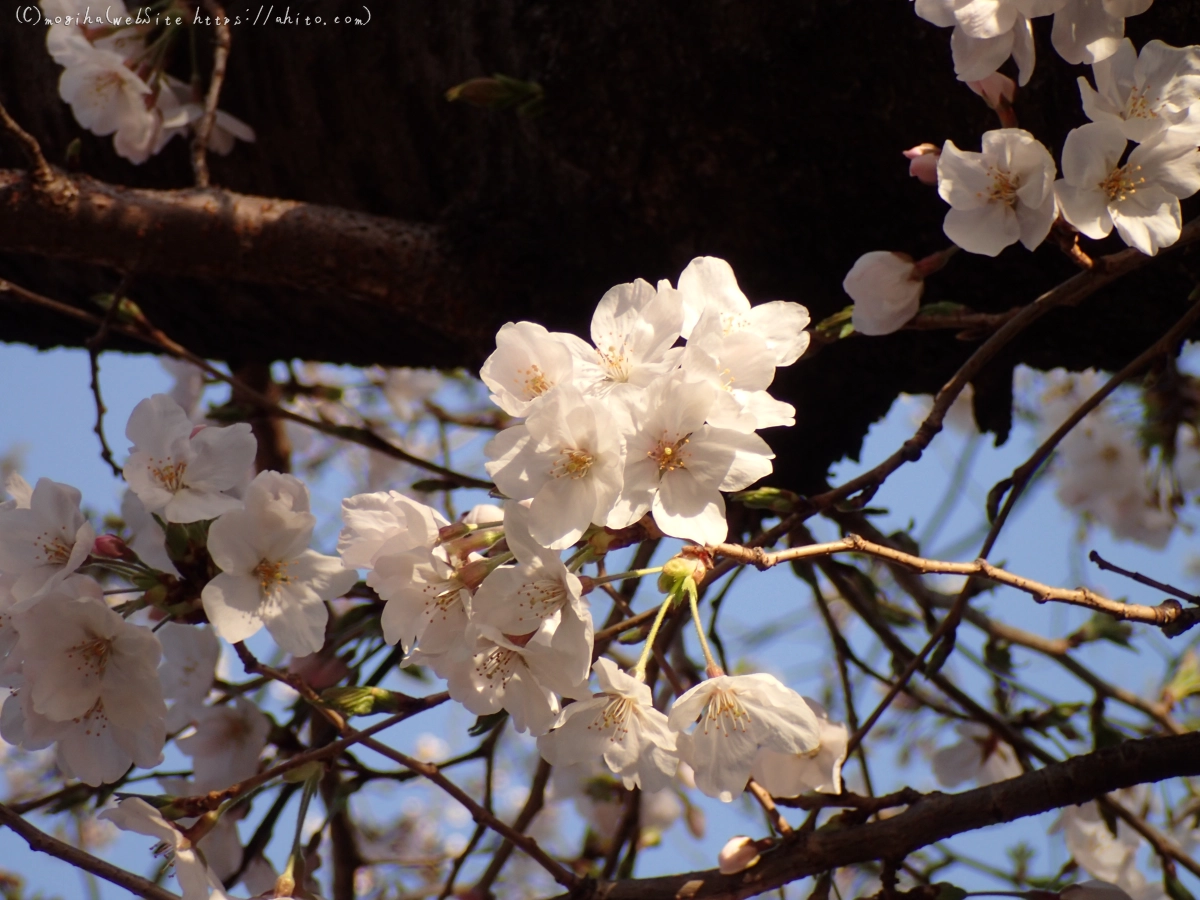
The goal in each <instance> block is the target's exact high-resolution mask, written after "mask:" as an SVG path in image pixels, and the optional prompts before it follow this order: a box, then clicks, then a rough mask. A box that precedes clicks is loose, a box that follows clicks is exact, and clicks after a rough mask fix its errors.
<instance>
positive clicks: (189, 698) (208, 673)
mask: <svg viewBox="0 0 1200 900" xmlns="http://www.w3.org/2000/svg"><path fill="white" fill-rule="evenodd" d="M156 634H157V635H158V640H159V643H161V644H162V648H163V661H162V665H161V666H159V669H158V675H159V678H160V679H161V680H162V689H163V697H164V698H165V699H167V700H173V701H174V703H173V704H172V705H171V710H170V712H169V713H168V714H167V728H168V729H169V730H171V731H177V730H179V729H180V728H182V727H183V726H184V725H186V724H187V723H188V721H190V718H191V715H192V713H193V712H194V711H195V710H196V709H197V708H198V707H199V706H200V705H201V704H202V703H203V702H204V698H205V697H207V696H208V692H209V690H210V689H211V688H212V684H213V678H214V677H215V676H216V671H217V661H218V660H219V659H220V657H221V642H220V641H219V640H217V636H216V634H214V633H213V630H212V629H211V628H205V627H202V626H196V625H179V624H177V623H175V622H168V623H167V624H166V625H164V626H163V627H161V628H159V629H158V631H157V632H156Z"/></svg>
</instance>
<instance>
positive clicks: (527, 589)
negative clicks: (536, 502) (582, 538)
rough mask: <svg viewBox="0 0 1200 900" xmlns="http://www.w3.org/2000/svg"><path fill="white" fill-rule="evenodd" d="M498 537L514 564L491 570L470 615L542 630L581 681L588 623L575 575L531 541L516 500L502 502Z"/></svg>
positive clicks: (522, 630)
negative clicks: (501, 529) (504, 511)
mask: <svg viewBox="0 0 1200 900" xmlns="http://www.w3.org/2000/svg"><path fill="white" fill-rule="evenodd" d="M504 536H505V540H506V541H507V543H508V548H509V550H511V551H512V552H513V553H514V554H515V555H516V558H517V565H515V566H503V567H501V568H498V569H495V570H493V571H492V573H491V574H490V575H488V576H487V578H485V579H484V581H483V583H482V584H481V585H480V586H479V590H478V591H477V592H476V593H475V596H474V598H473V599H472V601H471V620H472V621H474V622H476V623H478V624H480V625H487V626H490V627H491V628H494V629H496V630H497V631H499V632H500V633H501V634H507V635H522V636H527V635H531V634H534V633H535V632H546V633H547V634H548V637H549V644H550V646H551V648H552V649H553V650H554V652H555V653H556V654H558V655H559V657H560V658H561V659H562V660H563V661H564V665H565V666H567V668H568V670H569V672H568V676H567V678H568V680H569V681H570V683H571V684H579V683H581V682H583V681H586V680H587V673H588V669H589V663H590V661H591V658H592V631H593V625H592V616H591V613H590V612H589V610H588V604H587V601H586V600H584V599H583V595H582V588H581V585H580V581H579V578H578V577H577V576H576V575H575V574H574V573H573V572H570V571H568V570H567V567H566V566H565V565H563V562H562V560H561V559H559V556H558V554H557V553H555V552H553V551H550V550H547V549H545V548H543V547H541V546H539V545H538V544H537V543H535V542H534V540H533V538H532V537H531V536H530V535H529V531H528V519H527V513H526V511H525V509H524V507H522V506H521V505H520V504H517V503H511V502H510V503H509V504H507V515H506V516H505V522H504Z"/></svg>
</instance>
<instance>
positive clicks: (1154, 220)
mask: <svg viewBox="0 0 1200 900" xmlns="http://www.w3.org/2000/svg"><path fill="white" fill-rule="evenodd" d="M1125 148H1126V140H1125V135H1124V134H1122V133H1121V130H1120V129H1119V128H1117V127H1116V126H1115V125H1111V124H1107V123H1099V122H1092V123H1089V124H1087V125H1083V126H1080V127H1079V128H1075V129H1073V130H1072V131H1071V132H1070V134H1068V135H1067V140H1066V143H1065V144H1064V146H1063V155H1062V164H1063V177H1062V179H1061V180H1059V181H1058V182H1056V184H1055V193H1056V194H1057V196H1058V203H1059V207H1060V208H1061V210H1062V215H1063V218H1064V219H1066V220H1067V221H1068V222H1070V223H1071V224H1072V225H1074V226H1075V227H1076V228H1078V229H1079V230H1080V231H1081V232H1083V233H1084V234H1086V235H1087V236H1088V237H1090V238H1096V239H1099V238H1102V237H1107V236H1108V234H1109V233H1110V232H1111V231H1112V230H1113V227H1114V226H1115V227H1116V229H1117V233H1118V234H1120V235H1121V239H1122V240H1124V241H1125V243H1127V244H1128V245H1129V246H1131V247H1136V248H1137V249H1138V250H1141V251H1142V252H1143V253H1145V254H1147V255H1148V256H1153V255H1154V254H1156V253H1157V252H1158V251H1159V250H1160V249H1161V248H1163V247H1169V246H1170V245H1171V244H1173V243H1175V242H1176V241H1177V240H1179V234H1180V229H1181V228H1182V222H1183V220H1182V214H1181V212H1180V209H1179V201H1180V200H1181V199H1183V198H1186V197H1190V196H1191V195H1192V194H1194V193H1196V191H1197V190H1198V189H1200V153H1197V152H1196V144H1195V143H1194V142H1193V140H1192V139H1191V138H1190V137H1189V136H1187V135H1172V134H1171V133H1170V132H1169V131H1167V132H1160V133H1159V134H1157V135H1155V136H1154V137H1152V138H1149V139H1148V140H1146V141H1145V142H1144V143H1141V144H1139V145H1138V146H1136V147H1134V148H1133V151H1132V152H1131V153H1130V154H1129V158H1128V160H1127V161H1126V162H1125V163H1124V164H1123V165H1122V164H1121V157H1122V156H1123V155H1124V153H1125Z"/></svg>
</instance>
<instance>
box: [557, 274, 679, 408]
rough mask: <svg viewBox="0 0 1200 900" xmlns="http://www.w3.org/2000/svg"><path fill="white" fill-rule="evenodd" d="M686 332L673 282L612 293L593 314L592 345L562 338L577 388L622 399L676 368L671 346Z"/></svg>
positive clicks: (628, 287)
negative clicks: (567, 351)
mask: <svg viewBox="0 0 1200 900" xmlns="http://www.w3.org/2000/svg"><path fill="white" fill-rule="evenodd" d="M682 329H683V306H682V303H681V301H680V297H679V294H678V292H677V291H676V290H675V289H674V288H672V287H671V285H670V283H668V282H666V281H664V282H661V283H660V284H659V286H658V289H657V290H656V289H655V288H654V286H653V285H651V284H650V283H648V282H646V281H643V280H641V279H640V278H639V279H638V280H637V281H634V282H631V283H630V284H619V285H617V286H616V287H614V288H611V289H610V290H608V291H607V292H606V293H605V294H604V296H603V297H601V298H600V302H599V303H598V304H597V305H596V312H595V313H594V314H593V316H592V327H591V336H592V343H593V344H595V346H594V347H593V346H592V345H591V344H588V343H587V342H586V341H584V340H581V339H580V338H578V337H576V336H575V335H573V334H562V335H559V337H560V338H561V339H562V340H563V341H564V342H565V343H566V344H567V347H568V348H569V349H570V351H571V355H572V356H573V357H574V381H575V385H576V386H577V387H578V388H579V389H580V390H581V391H583V392H584V393H585V394H588V395H590V396H606V395H607V394H609V393H610V392H612V391H616V392H617V395H618V396H621V395H622V394H623V393H625V392H627V391H628V390H630V389H636V388H641V387H645V386H646V385H647V384H649V383H650V382H651V381H653V380H654V379H655V378H657V377H658V376H660V375H665V374H667V373H668V372H670V371H671V370H672V369H673V368H674V367H675V361H676V358H677V357H678V355H679V354H678V352H676V351H672V350H671V347H672V346H673V345H674V343H675V341H676V340H677V339H678V338H679V334H680V331H681V330H682Z"/></svg>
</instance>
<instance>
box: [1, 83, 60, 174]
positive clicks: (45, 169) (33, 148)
mask: <svg viewBox="0 0 1200 900" xmlns="http://www.w3.org/2000/svg"><path fill="white" fill-rule="evenodd" d="M0 123H3V125H4V128H5V130H6V131H8V133H9V134H11V135H12V136H13V138H14V139H16V141H17V143H18V144H20V145H21V151H22V152H23V153H24V154H25V158H26V159H27V160H29V169H30V171H31V172H32V173H33V183H34V185H35V186H36V187H37V188H38V189H39V190H43V191H44V190H46V189H47V188H49V187H50V186H51V185H52V184H53V183H54V170H53V169H52V168H50V163H48V162H46V157H45V156H44V155H43V154H42V147H41V145H40V144H39V143H38V142H37V139H36V138H35V137H34V136H33V135H32V134H30V133H29V132H28V131H26V130H25V129H24V128H22V127H21V126H20V125H19V124H17V120H16V119H14V118H13V117H12V116H11V115H9V113H8V110H7V109H5V108H4V104H3V103H0Z"/></svg>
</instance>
